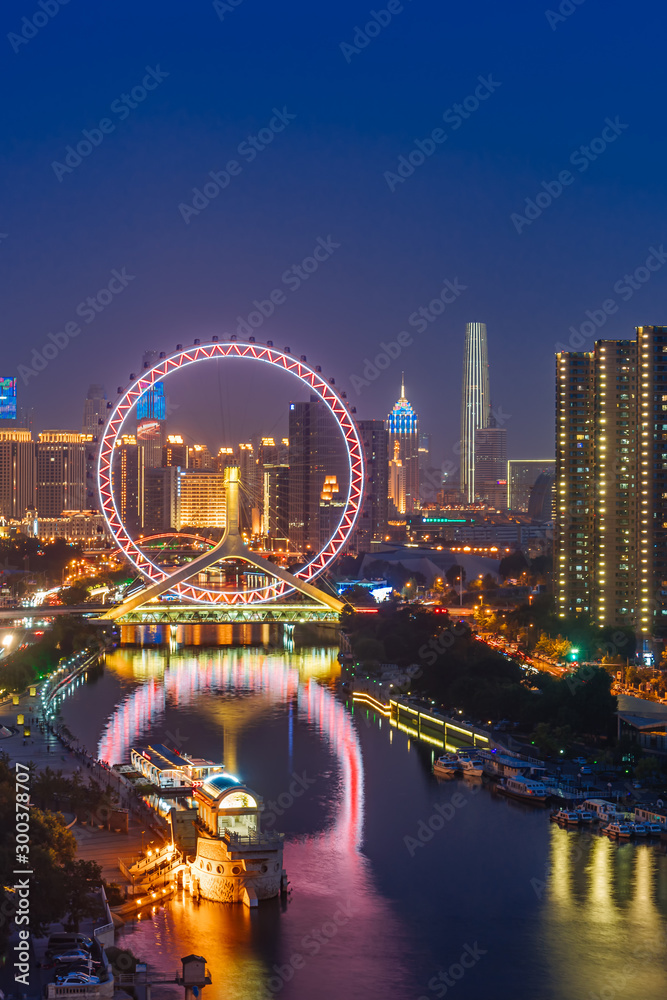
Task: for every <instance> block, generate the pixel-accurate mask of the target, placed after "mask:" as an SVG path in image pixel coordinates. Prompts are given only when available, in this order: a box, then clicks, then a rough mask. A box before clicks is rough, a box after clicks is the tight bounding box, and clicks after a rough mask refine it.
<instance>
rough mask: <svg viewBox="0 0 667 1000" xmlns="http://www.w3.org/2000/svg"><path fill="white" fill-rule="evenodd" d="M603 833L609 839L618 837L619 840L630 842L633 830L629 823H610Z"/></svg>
mask: <svg viewBox="0 0 667 1000" xmlns="http://www.w3.org/2000/svg"><path fill="white" fill-rule="evenodd" d="M603 832H604V833H606V834H607V836H608V837H618V839H619V840H628V839H629V838H630V837H631V836H632V830H631V829H630V827H629V826H628V824H627V823H610V824H609V826H606V827H605V828H604V831H603Z"/></svg>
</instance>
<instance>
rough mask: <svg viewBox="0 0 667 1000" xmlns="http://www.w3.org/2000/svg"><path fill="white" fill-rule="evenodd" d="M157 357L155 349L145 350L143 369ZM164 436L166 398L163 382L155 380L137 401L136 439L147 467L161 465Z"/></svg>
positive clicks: (151, 365) (152, 467) (149, 366)
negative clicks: (141, 446)
mask: <svg viewBox="0 0 667 1000" xmlns="http://www.w3.org/2000/svg"><path fill="white" fill-rule="evenodd" d="M158 357H159V356H158V353H157V351H146V352H145V353H144V356H143V367H144V369H148V368H152V367H153V365H154V364H156V363H157V361H158ZM166 436H167V400H166V397H165V394H164V382H155V383H154V384H153V385H152V386H151V387H150V389H147V390H146V392H144V393H143V394H142V395H141V396H140V398H139V400H138V402H137V440H138V441H141V443H142V445H143V449H144V463H145V466H146V468H147V469H157V468H159V466H161V465H162V450H163V448H164V445H165V442H166Z"/></svg>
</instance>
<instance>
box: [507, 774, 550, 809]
mask: <svg viewBox="0 0 667 1000" xmlns="http://www.w3.org/2000/svg"><path fill="white" fill-rule="evenodd" d="M498 787H499V788H500V790H501V791H503V792H505V794H506V795H512V796H513V797H514V798H517V799H523V800H524V802H535V803H539V804H540V805H542V804H543V803H545V802H546V801H547V799H548V798H549V789H548V788H547V786H546V785H545V784H544V782H543V781H535V780H534V779H533V778H523V777H520V778H502V779H501V781H500V784H499V786H498Z"/></svg>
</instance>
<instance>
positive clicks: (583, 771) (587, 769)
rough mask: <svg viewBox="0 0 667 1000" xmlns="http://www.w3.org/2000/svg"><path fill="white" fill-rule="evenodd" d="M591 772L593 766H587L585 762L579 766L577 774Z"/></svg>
mask: <svg viewBox="0 0 667 1000" xmlns="http://www.w3.org/2000/svg"><path fill="white" fill-rule="evenodd" d="M592 773H593V768H592V767H589V766H588V765H587V764H584V766H583V767H580V768H579V774H592Z"/></svg>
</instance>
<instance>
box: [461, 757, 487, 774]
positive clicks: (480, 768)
mask: <svg viewBox="0 0 667 1000" xmlns="http://www.w3.org/2000/svg"><path fill="white" fill-rule="evenodd" d="M459 767H460V768H461V771H462V772H463V777H464V778H481V777H482V775H483V774H484V761H481V760H476V759H475V758H474V757H473V758H472V759H469V758H467V757H460V758H459Z"/></svg>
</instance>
